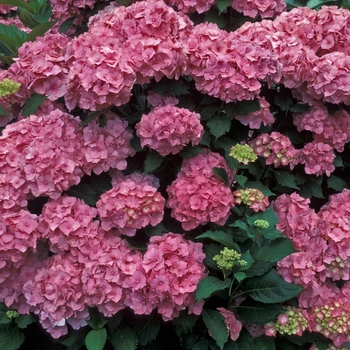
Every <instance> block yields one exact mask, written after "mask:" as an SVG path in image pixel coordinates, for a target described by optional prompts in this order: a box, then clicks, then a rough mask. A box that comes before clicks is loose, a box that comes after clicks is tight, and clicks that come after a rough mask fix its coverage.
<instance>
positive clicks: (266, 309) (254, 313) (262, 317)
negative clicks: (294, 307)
mask: <svg viewBox="0 0 350 350" xmlns="http://www.w3.org/2000/svg"><path fill="white" fill-rule="evenodd" d="M235 310H236V311H237V313H238V315H239V316H240V317H242V318H243V320H244V321H246V322H249V323H253V324H265V323H268V322H272V321H275V320H276V319H277V317H278V315H280V314H281V313H283V312H284V309H283V307H282V306H281V304H263V303H259V302H257V301H254V300H251V299H250V298H248V299H247V300H245V301H244V302H243V303H242V304H240V305H239V306H237V307H236V309H235Z"/></svg>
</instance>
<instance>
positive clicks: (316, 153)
mask: <svg viewBox="0 0 350 350" xmlns="http://www.w3.org/2000/svg"><path fill="white" fill-rule="evenodd" d="M298 158H299V162H300V163H301V164H304V165H305V172H306V174H314V175H316V176H320V175H323V174H326V175H327V176H330V175H331V173H332V172H333V171H334V170H335V166H334V165H333V161H334V158H335V154H334V151H333V148H332V146H330V145H328V144H326V143H323V142H315V141H314V142H310V143H308V144H306V145H305V146H304V148H303V149H302V150H301V152H300V154H299V157H298Z"/></svg>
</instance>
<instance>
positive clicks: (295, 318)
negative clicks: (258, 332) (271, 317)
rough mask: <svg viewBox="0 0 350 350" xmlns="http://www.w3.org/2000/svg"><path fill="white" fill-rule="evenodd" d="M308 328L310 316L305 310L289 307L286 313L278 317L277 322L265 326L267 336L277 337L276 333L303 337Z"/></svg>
mask: <svg viewBox="0 0 350 350" xmlns="http://www.w3.org/2000/svg"><path fill="white" fill-rule="evenodd" d="M307 327H308V314H307V313H306V311H305V310H303V309H299V308H296V307H291V306H287V307H286V311H285V313H283V314H280V315H279V316H278V319H277V321H276V322H270V323H268V324H266V325H265V331H266V335H268V336H276V333H277V332H278V333H279V334H287V335H293V334H295V335H299V336H302V334H303V333H304V331H305V330H306V329H307Z"/></svg>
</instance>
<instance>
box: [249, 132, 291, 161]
mask: <svg viewBox="0 0 350 350" xmlns="http://www.w3.org/2000/svg"><path fill="white" fill-rule="evenodd" d="M249 145H250V146H251V147H253V149H254V152H255V153H256V154H257V155H259V156H261V157H264V158H265V160H266V164H273V165H274V167H275V168H277V167H279V166H281V165H288V164H290V163H292V162H293V161H294V158H295V156H296V154H297V151H296V149H295V148H294V146H293V145H292V143H291V142H290V140H289V138H288V137H287V136H284V135H282V134H280V133H279V132H275V131H274V132H272V133H271V134H270V135H269V134H261V135H259V136H258V137H257V138H256V139H254V140H252V141H250V142H249Z"/></svg>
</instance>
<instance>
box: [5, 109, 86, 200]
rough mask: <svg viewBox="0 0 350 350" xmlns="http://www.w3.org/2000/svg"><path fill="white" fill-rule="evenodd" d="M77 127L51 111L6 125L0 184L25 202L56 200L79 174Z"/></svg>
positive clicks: (73, 120) (72, 119)
mask: <svg viewBox="0 0 350 350" xmlns="http://www.w3.org/2000/svg"><path fill="white" fill-rule="evenodd" d="M78 123H79V121H78V120H77V119H76V118H74V117H73V116H71V115H69V114H67V113H63V112H62V111H60V110H54V111H52V112H51V113H49V114H48V115H45V116H41V117H39V116H35V115H32V116H30V117H28V118H27V119H24V120H21V121H19V122H16V123H14V124H11V125H8V126H7V127H6V128H5V130H4V131H3V134H2V136H1V138H0V153H1V154H2V155H3V158H2V161H1V163H2V165H3V166H2V170H1V172H0V174H1V175H0V183H3V184H6V185H9V184H10V186H12V187H14V188H15V189H16V190H17V192H18V193H19V194H21V193H22V194H24V195H25V196H26V199H27V198H31V197H30V196H31V195H33V196H35V197H38V196H40V195H46V196H49V197H51V198H57V197H59V195H60V194H61V192H62V191H64V190H67V189H68V188H69V187H71V186H72V185H76V184H77V183H79V181H80V178H81V177H82V175H83V172H82V170H81V166H82V155H81V151H80V149H81V143H82V142H81V137H79V135H77V134H76V129H77V126H78ZM4 195H5V196H6V192H5V193H4ZM14 198H16V196H15V197H14ZM4 199H5V200H6V198H4ZM22 199H23V197H20V198H18V200H17V202H18V204H20V205H22V204H21V202H20V201H21V200H22Z"/></svg>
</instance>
